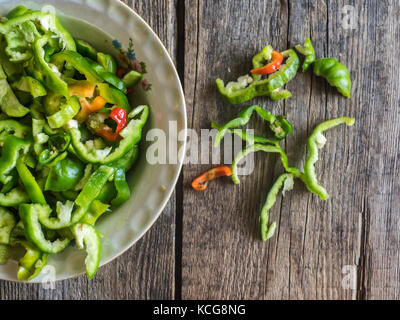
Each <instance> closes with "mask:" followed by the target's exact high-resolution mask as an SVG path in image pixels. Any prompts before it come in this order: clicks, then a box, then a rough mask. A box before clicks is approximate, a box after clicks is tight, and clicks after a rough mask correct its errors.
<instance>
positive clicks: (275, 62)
mask: <svg viewBox="0 0 400 320" xmlns="http://www.w3.org/2000/svg"><path fill="white" fill-rule="evenodd" d="M282 62H283V55H282V53H280V52H278V51H272V61H271V62H270V63H269V64H267V65H266V66H264V67H261V68H258V69H253V70H251V71H250V72H251V73H252V74H261V75H266V74H271V73H274V72H276V71H277V70H278V69H279V68H280V67H281V65H282Z"/></svg>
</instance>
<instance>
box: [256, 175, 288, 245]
mask: <svg viewBox="0 0 400 320" xmlns="http://www.w3.org/2000/svg"><path fill="white" fill-rule="evenodd" d="M294 178H295V177H294V176H293V175H292V174H290V173H286V174H283V175H281V176H280V177H279V178H278V180H277V181H276V182H275V184H274V185H273V186H272V189H271V191H270V192H269V193H268V196H267V200H266V202H265V204H264V207H263V208H262V210H261V216H260V222H261V237H262V240H263V241H264V242H265V241H267V240H268V239H270V238H271V237H273V235H274V233H275V230H276V222H274V223H272V224H271V225H270V226H268V222H269V210H271V208H272V207H273V206H274V205H275V203H276V196H277V195H278V193H279V191H280V189H282V187H283V195H285V192H286V191H290V190H292V189H293V185H294Z"/></svg>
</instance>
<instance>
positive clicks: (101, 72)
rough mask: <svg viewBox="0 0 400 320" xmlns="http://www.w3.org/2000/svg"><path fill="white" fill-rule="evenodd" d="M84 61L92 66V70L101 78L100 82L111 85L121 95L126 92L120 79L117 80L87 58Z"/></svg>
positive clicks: (112, 74) (113, 75)
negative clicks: (120, 92)
mask: <svg viewBox="0 0 400 320" xmlns="http://www.w3.org/2000/svg"><path fill="white" fill-rule="evenodd" d="M86 61H87V62H88V63H89V64H90V65H91V66H92V68H93V69H94V70H95V71H96V72H97V74H98V75H99V76H100V78H102V80H104V81H105V82H107V83H109V84H111V85H112V86H114V87H115V88H117V89H118V90H120V91H122V92H123V93H125V92H126V90H127V89H126V85H125V83H124V82H123V81H122V80H121V79H120V78H118V77H117V76H116V75H115V74H114V73H111V72H110V71H108V70H107V69H105V68H104V67H103V66H101V65H100V64H98V63H97V62H95V61H92V60H90V59H88V58H87V59H86Z"/></svg>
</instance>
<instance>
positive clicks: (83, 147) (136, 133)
mask: <svg viewBox="0 0 400 320" xmlns="http://www.w3.org/2000/svg"><path fill="white" fill-rule="evenodd" d="M139 114H140V117H139V119H132V120H130V121H129V123H128V125H127V127H126V128H125V129H124V130H122V131H121V132H120V136H121V137H122V140H121V141H120V142H119V144H118V146H117V147H116V148H115V149H114V150H113V151H111V150H110V149H96V148H95V147H94V146H91V145H88V143H87V142H86V144H83V143H82V142H81V132H80V131H79V129H78V128H70V133H71V138H72V145H73V147H74V150H75V152H76V153H77V155H78V156H79V158H80V159H82V160H84V161H86V162H88V163H101V164H108V163H111V162H113V161H116V160H118V159H120V158H122V157H123V156H124V155H125V154H127V152H128V151H129V150H131V149H132V148H133V147H134V146H135V145H136V144H137V143H139V141H140V140H141V138H142V129H143V127H144V126H145V124H146V123H147V119H148V116H149V107H148V106H140V107H138V108H136V109H134V110H133V112H132V113H131V114H130V115H129V116H128V117H129V118H132V117H133V116H134V115H139Z"/></svg>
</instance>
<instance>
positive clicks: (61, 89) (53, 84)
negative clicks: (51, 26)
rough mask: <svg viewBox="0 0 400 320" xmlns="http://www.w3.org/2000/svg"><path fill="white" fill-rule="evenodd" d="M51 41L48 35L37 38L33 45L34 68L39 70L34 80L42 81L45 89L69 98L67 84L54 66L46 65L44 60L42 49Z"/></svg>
mask: <svg viewBox="0 0 400 320" xmlns="http://www.w3.org/2000/svg"><path fill="white" fill-rule="evenodd" d="M50 41H51V36H50V35H45V36H43V37H41V38H38V39H37V40H36V41H35V43H34V45H33V52H34V59H35V66H36V68H37V69H38V70H40V74H39V75H38V74H36V76H35V77H36V79H37V80H39V81H43V82H44V83H45V84H46V87H47V88H48V89H50V90H51V91H53V92H54V93H57V94H60V95H63V96H65V97H69V90H68V84H67V83H66V82H65V81H64V80H62V79H61V73H60V72H59V70H58V69H57V67H56V66H55V65H52V64H50V63H48V62H47V61H46V59H45V53H46V52H45V50H44V47H45V46H46V45H47V44H48V43H49V42H50Z"/></svg>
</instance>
